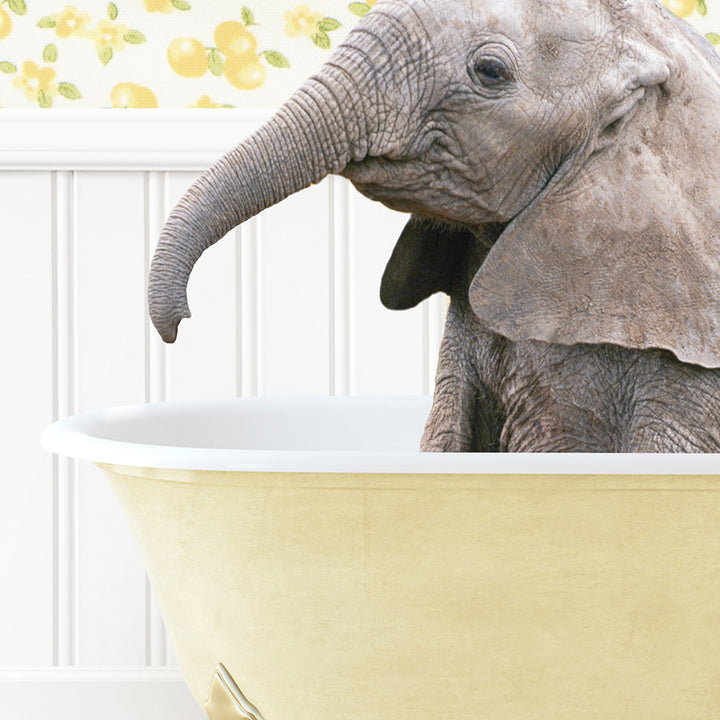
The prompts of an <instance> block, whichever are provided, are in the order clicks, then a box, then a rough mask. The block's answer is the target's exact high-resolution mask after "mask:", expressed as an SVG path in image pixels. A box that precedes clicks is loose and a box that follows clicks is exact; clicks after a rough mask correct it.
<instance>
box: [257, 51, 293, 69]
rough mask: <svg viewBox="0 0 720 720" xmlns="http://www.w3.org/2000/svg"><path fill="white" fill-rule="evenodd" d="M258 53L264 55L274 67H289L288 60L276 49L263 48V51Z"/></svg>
mask: <svg viewBox="0 0 720 720" xmlns="http://www.w3.org/2000/svg"><path fill="white" fill-rule="evenodd" d="M260 54H261V55H264V56H265V59H266V60H267V61H268V63H269V64H270V65H272V66H273V67H276V68H289V67H290V61H289V60H288V59H287V58H286V57H285V56H284V55H283V54H282V53H279V52H278V51H277V50H265V52H263V53H260Z"/></svg>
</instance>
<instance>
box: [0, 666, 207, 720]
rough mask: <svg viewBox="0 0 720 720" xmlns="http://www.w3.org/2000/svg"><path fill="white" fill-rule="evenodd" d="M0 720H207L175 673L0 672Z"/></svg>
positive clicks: (150, 671)
mask: <svg viewBox="0 0 720 720" xmlns="http://www.w3.org/2000/svg"><path fill="white" fill-rule="evenodd" d="M0 718H2V720H47V719H48V718H52V719H53V720H98V719H99V718H102V720H207V717H206V715H205V713H204V712H203V711H202V709H201V708H200V707H199V706H198V704H197V703H196V702H195V700H194V699H193V697H192V695H191V694H190V691H189V690H188V688H187V685H186V684H185V682H184V680H183V678H182V675H181V674H180V672H179V671H177V670H172V669H164V668H147V669H145V668H143V669H138V670H134V669H133V670H115V669H111V670H104V669H103V670H94V669H82V668H49V669H42V670H35V669H31V670H0Z"/></svg>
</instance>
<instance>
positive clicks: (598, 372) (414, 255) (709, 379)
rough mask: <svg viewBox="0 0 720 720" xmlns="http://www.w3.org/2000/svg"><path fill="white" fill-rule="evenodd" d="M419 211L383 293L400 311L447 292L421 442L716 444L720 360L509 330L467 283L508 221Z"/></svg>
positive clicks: (670, 448) (530, 446) (570, 448)
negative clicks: (483, 313) (492, 318)
mask: <svg viewBox="0 0 720 720" xmlns="http://www.w3.org/2000/svg"><path fill="white" fill-rule="evenodd" d="M503 229H504V228H503V226H501V225H495V226H492V225H486V226H485V227H484V228H483V231H482V232H481V233H476V232H471V231H469V230H467V229H465V228H462V227H452V226H449V225H443V224H441V223H438V222H436V221H431V220H427V219H423V218H420V217H415V216H413V217H412V218H411V219H410V221H409V222H408V224H407V226H406V227H405V230H404V231H403V233H402V235H401V236H400V239H399V240H398V243H397V245H396V246H395V250H394V251H393V254H392V257H391V258H390V262H389V263H388V266H387V268H386V270H385V274H384V275H383V280H382V286H381V289H380V297H381V300H382V302H383V304H384V305H385V306H386V307H389V308H391V309H394V310H404V309H406V308H410V307H412V306H414V305H416V304H417V303H418V302H420V301H421V300H424V299H425V298H426V297H428V296H429V295H431V294H432V293H434V292H437V291H444V292H446V293H447V294H448V295H450V307H449V310H448V314H447V320H446V324H445V336H444V338H443V342H442V346H441V348H440V362H439V365H438V372H437V378H436V385H435V398H434V401H433V406H432V410H431V412H430V417H429V418H428V421H427V425H426V427H425V432H424V434H423V438H422V442H421V449H422V450H425V451H431V452H432V451H434V452H453V451H454V452H491V451H492V452H497V451H509V452H523V451H537V452H542V451H545V452H716V451H717V450H718V449H719V448H720V370H712V369H706V368H703V367H700V366H699V365H692V364H689V363H683V362H680V361H679V360H678V359H677V358H676V357H675V356H674V355H673V354H672V353H671V352H669V351H667V350H659V349H652V350H651V349H649V350H634V349H630V348H624V347H620V346H617V345H609V344H598V343H593V344H591V343H578V344H575V345H559V344H551V343H546V342H542V341H539V340H519V341H512V340H509V339H508V338H506V337H503V336H502V335H500V334H498V333H496V332H493V331H492V330H489V329H488V328H487V327H485V326H484V325H483V324H482V323H481V322H480V320H479V319H478V317H477V315H476V314H475V313H474V312H473V310H472V308H471V306H470V302H469V299H468V290H469V286H470V284H471V281H472V279H473V278H474V277H475V275H476V273H477V271H478V269H479V268H480V266H481V264H482V262H483V260H484V259H485V256H486V255H487V253H488V251H489V249H490V248H491V247H492V245H493V244H494V243H495V241H496V240H497V238H498V236H499V235H500V233H501V232H502V231H503Z"/></svg>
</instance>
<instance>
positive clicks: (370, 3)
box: [365, 0, 377, 7]
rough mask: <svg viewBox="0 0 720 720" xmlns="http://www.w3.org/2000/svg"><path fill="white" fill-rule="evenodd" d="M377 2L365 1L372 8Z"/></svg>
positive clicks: (374, 0) (375, 0)
mask: <svg viewBox="0 0 720 720" xmlns="http://www.w3.org/2000/svg"><path fill="white" fill-rule="evenodd" d="M376 2H377V0H365V3H366V4H367V5H368V6H369V7H372V6H373V5H374V4H375V3H376Z"/></svg>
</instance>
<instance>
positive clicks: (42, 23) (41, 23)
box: [37, 15, 57, 30]
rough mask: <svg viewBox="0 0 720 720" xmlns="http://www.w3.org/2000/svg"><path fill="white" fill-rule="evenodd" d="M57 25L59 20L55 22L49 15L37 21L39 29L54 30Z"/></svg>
mask: <svg viewBox="0 0 720 720" xmlns="http://www.w3.org/2000/svg"><path fill="white" fill-rule="evenodd" d="M56 25H57V20H55V19H54V18H51V17H50V16H49V15H47V16H46V17H44V18H40V19H39V20H38V21H37V26H38V27H39V28H43V30H45V29H47V28H54V27H55V26H56Z"/></svg>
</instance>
